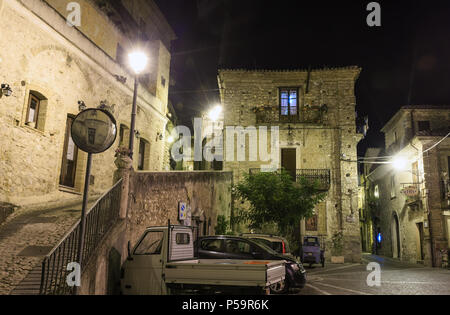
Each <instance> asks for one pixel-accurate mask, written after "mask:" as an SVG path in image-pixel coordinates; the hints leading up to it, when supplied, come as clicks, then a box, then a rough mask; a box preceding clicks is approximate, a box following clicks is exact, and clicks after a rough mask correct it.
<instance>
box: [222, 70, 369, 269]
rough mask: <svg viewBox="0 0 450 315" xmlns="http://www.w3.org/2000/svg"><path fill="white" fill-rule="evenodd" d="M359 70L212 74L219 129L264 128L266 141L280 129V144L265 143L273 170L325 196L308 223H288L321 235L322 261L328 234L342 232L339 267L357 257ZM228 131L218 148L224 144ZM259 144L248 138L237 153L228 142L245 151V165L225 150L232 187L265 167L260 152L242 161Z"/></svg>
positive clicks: (328, 245) (306, 232) (328, 244)
mask: <svg viewBox="0 0 450 315" xmlns="http://www.w3.org/2000/svg"><path fill="white" fill-rule="evenodd" d="M360 71H361V69H360V68H358V67H348V68H336V69H319V70H312V71H300V70H299V71H297V70H295V71H265V70H254V71H252V70H227V69H223V70H219V76H218V80H219V86H220V91H221V99H222V104H223V110H224V128H225V129H226V128H227V127H237V126H241V127H243V128H246V129H243V130H241V131H237V132H236V133H237V134H238V135H239V133H250V132H249V131H250V129H248V127H252V126H253V127H255V128H259V127H262V126H266V127H268V134H267V137H268V139H269V140H268V142H269V143H270V138H271V129H270V128H271V127H279V143H278V144H275V146H274V145H273V144H269V145H268V146H269V150H268V152H270V150H271V149H274V148H275V149H274V150H277V151H278V152H277V153H278V155H279V157H280V158H279V161H278V163H277V165H275V168H277V169H280V168H284V169H286V170H287V171H288V172H290V173H291V174H292V175H293V177H294V178H298V177H300V176H304V177H307V178H310V179H313V180H318V181H319V182H320V184H321V189H322V190H323V191H325V192H327V197H326V199H325V201H324V202H323V203H321V204H319V205H318V206H317V208H316V215H315V217H313V218H312V219H309V220H307V221H306V222H305V221H304V222H293V224H294V225H299V226H300V234H301V236H310V235H311V236H312V235H316V236H321V237H322V238H323V240H324V241H325V242H326V250H327V257H328V258H329V257H330V256H331V251H330V250H331V243H332V242H331V239H332V235H333V234H334V233H336V232H339V231H342V232H343V235H344V245H345V249H344V255H345V258H346V261H360V258H361V245H360V232H359V218H358V171H357V163H356V160H357V148H356V146H357V144H358V142H359V141H360V140H361V139H362V137H363V135H362V134H360V133H358V132H357V128H356V112H355V106H356V98H355V82H356V80H357V79H358V77H359V74H360ZM227 132H228V131H226V132H225V135H224V139H225V142H226V143H225V147H227V146H229V145H230V143H227V141H228V137H227V134H226V133H227ZM260 136H261V134H260V135H259V137H260ZM230 139H231V138H230ZM259 140H260V139H258V140H255V139H253V140H252V141H251V142H252V143H249V141H248V140H247V142H246V144H245V145H244V144H242V143H241V144H240V145H238V147H237V146H236V143H234V141H232V142H233V143H231V146H233V147H234V148H235V151H237V150H239V149H242V148H240V146H245V153H246V158H245V161H239V160H238V158H237V157H236V156H235V157H230V156H227V152H224V170H232V171H233V172H234V181H235V182H237V181H239V180H240V178H242V175H243V174H244V173H249V172H250V173H252V172H258V171H260V169H261V167H264V166H267V164H268V162H267V161H264V160H265V159H264V157H261V150H260V149H261V148H258V149H259V150H258V151H259V155H258V157H257V158H256V159H254V160H253V161H252V160H251V158H250V156H249V147H251V145H252V144H253V145H257V142H259ZM257 146H258V145H257ZM263 149H264V150H265V149H267V148H263ZM225 151H226V150H225Z"/></svg>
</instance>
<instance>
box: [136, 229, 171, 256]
mask: <svg viewBox="0 0 450 315" xmlns="http://www.w3.org/2000/svg"><path fill="white" fill-rule="evenodd" d="M163 237H164V233H163V232H148V233H147V234H145V236H144V238H143V239H142V240H141V242H140V243H139V245H138V247H136V250H135V251H134V254H135V255H157V254H161V248H162V243H163Z"/></svg>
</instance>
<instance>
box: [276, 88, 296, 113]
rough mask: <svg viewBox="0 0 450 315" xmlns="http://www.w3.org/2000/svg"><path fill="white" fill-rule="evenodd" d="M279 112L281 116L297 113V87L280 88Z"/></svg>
mask: <svg viewBox="0 0 450 315" xmlns="http://www.w3.org/2000/svg"><path fill="white" fill-rule="evenodd" d="M280 114H281V116H297V115H298V88H281V89H280Z"/></svg>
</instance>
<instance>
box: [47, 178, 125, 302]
mask: <svg viewBox="0 0 450 315" xmlns="http://www.w3.org/2000/svg"><path fill="white" fill-rule="evenodd" d="M121 184H122V180H120V181H119V182H118V183H116V184H115V185H114V187H113V188H111V190H109V191H108V192H107V193H105V194H104V195H103V196H102V197H101V198H100V199H99V200H98V201H97V202H96V203H95V204H94V206H93V207H92V208H91V209H90V210H89V211H88V213H87V215H86V226H85V233H84V240H85V241H84V249H83V253H82V261H83V264H82V270H83V267H84V266H86V264H87V263H88V262H89V259H90V257H91V256H92V254H93V252H94V251H95V250H96V249H97V247H98V245H99V243H100V242H101V241H102V239H103V238H104V236H105V235H106V233H107V232H108V231H109V230H110V229H111V227H113V226H114V223H115V222H116V220H117V219H118V218H119V211H120V197H121V195H120V194H121ZM79 235H80V221H78V222H77V223H76V224H75V225H74V226H73V227H72V229H71V230H70V231H69V232H68V233H67V234H66V236H65V237H64V238H63V239H62V240H61V241H60V242H59V244H58V245H56V246H55V247H54V248H53V250H52V251H51V252H50V253H49V254H48V255H47V256H46V257H45V258H44V261H43V262H42V274H41V286H40V294H41V295H67V294H73V292H74V291H73V290H74V289H75V288H74V287H69V286H68V284H67V283H66V278H67V276H68V275H69V273H70V272H71V271H67V266H68V264H70V263H72V262H77V261H78V257H77V255H78V245H79V241H78V239H79Z"/></svg>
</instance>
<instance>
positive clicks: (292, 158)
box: [281, 149, 297, 180]
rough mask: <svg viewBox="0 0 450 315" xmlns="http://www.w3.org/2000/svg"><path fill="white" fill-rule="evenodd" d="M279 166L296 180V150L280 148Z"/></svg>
mask: <svg viewBox="0 0 450 315" xmlns="http://www.w3.org/2000/svg"><path fill="white" fill-rule="evenodd" d="M281 167H282V168H284V169H285V170H286V171H287V172H288V173H289V174H290V175H291V176H292V179H293V180H296V172H297V150H296V149H281Z"/></svg>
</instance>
